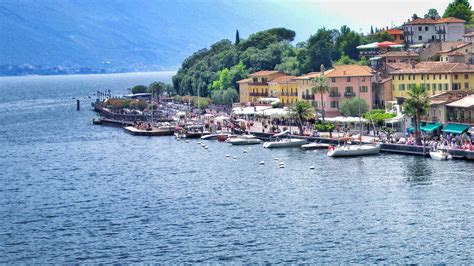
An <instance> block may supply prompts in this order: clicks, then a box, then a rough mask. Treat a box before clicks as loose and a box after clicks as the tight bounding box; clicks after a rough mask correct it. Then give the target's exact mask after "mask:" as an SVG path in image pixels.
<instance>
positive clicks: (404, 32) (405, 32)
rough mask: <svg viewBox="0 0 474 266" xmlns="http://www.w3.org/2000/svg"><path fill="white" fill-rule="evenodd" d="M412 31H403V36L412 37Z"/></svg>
mask: <svg viewBox="0 0 474 266" xmlns="http://www.w3.org/2000/svg"><path fill="white" fill-rule="evenodd" d="M413 34H414V33H413V31H409V30H406V31H403V35H405V36H407V35H413Z"/></svg>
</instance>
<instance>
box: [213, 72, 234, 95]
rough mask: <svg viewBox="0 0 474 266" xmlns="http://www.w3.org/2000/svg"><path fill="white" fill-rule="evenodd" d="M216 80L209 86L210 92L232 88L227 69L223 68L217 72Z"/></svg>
mask: <svg viewBox="0 0 474 266" xmlns="http://www.w3.org/2000/svg"><path fill="white" fill-rule="evenodd" d="M217 76H218V78H217V79H216V80H214V81H213V82H212V84H211V86H210V88H211V90H225V89H227V88H230V87H231V86H232V83H231V79H230V75H229V69H227V68H224V69H222V70H221V71H219V72H217Z"/></svg>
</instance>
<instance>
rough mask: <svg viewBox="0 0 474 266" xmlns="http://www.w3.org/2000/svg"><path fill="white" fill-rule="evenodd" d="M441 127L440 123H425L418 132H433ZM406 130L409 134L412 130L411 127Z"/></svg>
mask: <svg viewBox="0 0 474 266" xmlns="http://www.w3.org/2000/svg"><path fill="white" fill-rule="evenodd" d="M442 126H443V124H441V123H427V124H426V125H424V126H422V127H420V130H421V131H423V132H433V131H435V130H437V129H438V128H440V127H442ZM407 130H408V132H409V133H411V132H413V130H414V129H413V127H409V128H408V129H407Z"/></svg>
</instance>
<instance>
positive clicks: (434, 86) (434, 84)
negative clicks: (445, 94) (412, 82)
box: [433, 83, 436, 91]
mask: <svg viewBox="0 0 474 266" xmlns="http://www.w3.org/2000/svg"><path fill="white" fill-rule="evenodd" d="M433 90H434V91H435V90H436V83H433Z"/></svg>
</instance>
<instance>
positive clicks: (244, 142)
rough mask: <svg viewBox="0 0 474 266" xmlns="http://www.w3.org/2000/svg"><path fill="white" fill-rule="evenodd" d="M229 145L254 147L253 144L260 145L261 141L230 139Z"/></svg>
mask: <svg viewBox="0 0 474 266" xmlns="http://www.w3.org/2000/svg"><path fill="white" fill-rule="evenodd" d="M229 143H230V144H232V145H255V144H260V143H262V141H261V140H259V139H239V138H236V139H231V140H230V141H229Z"/></svg>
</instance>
